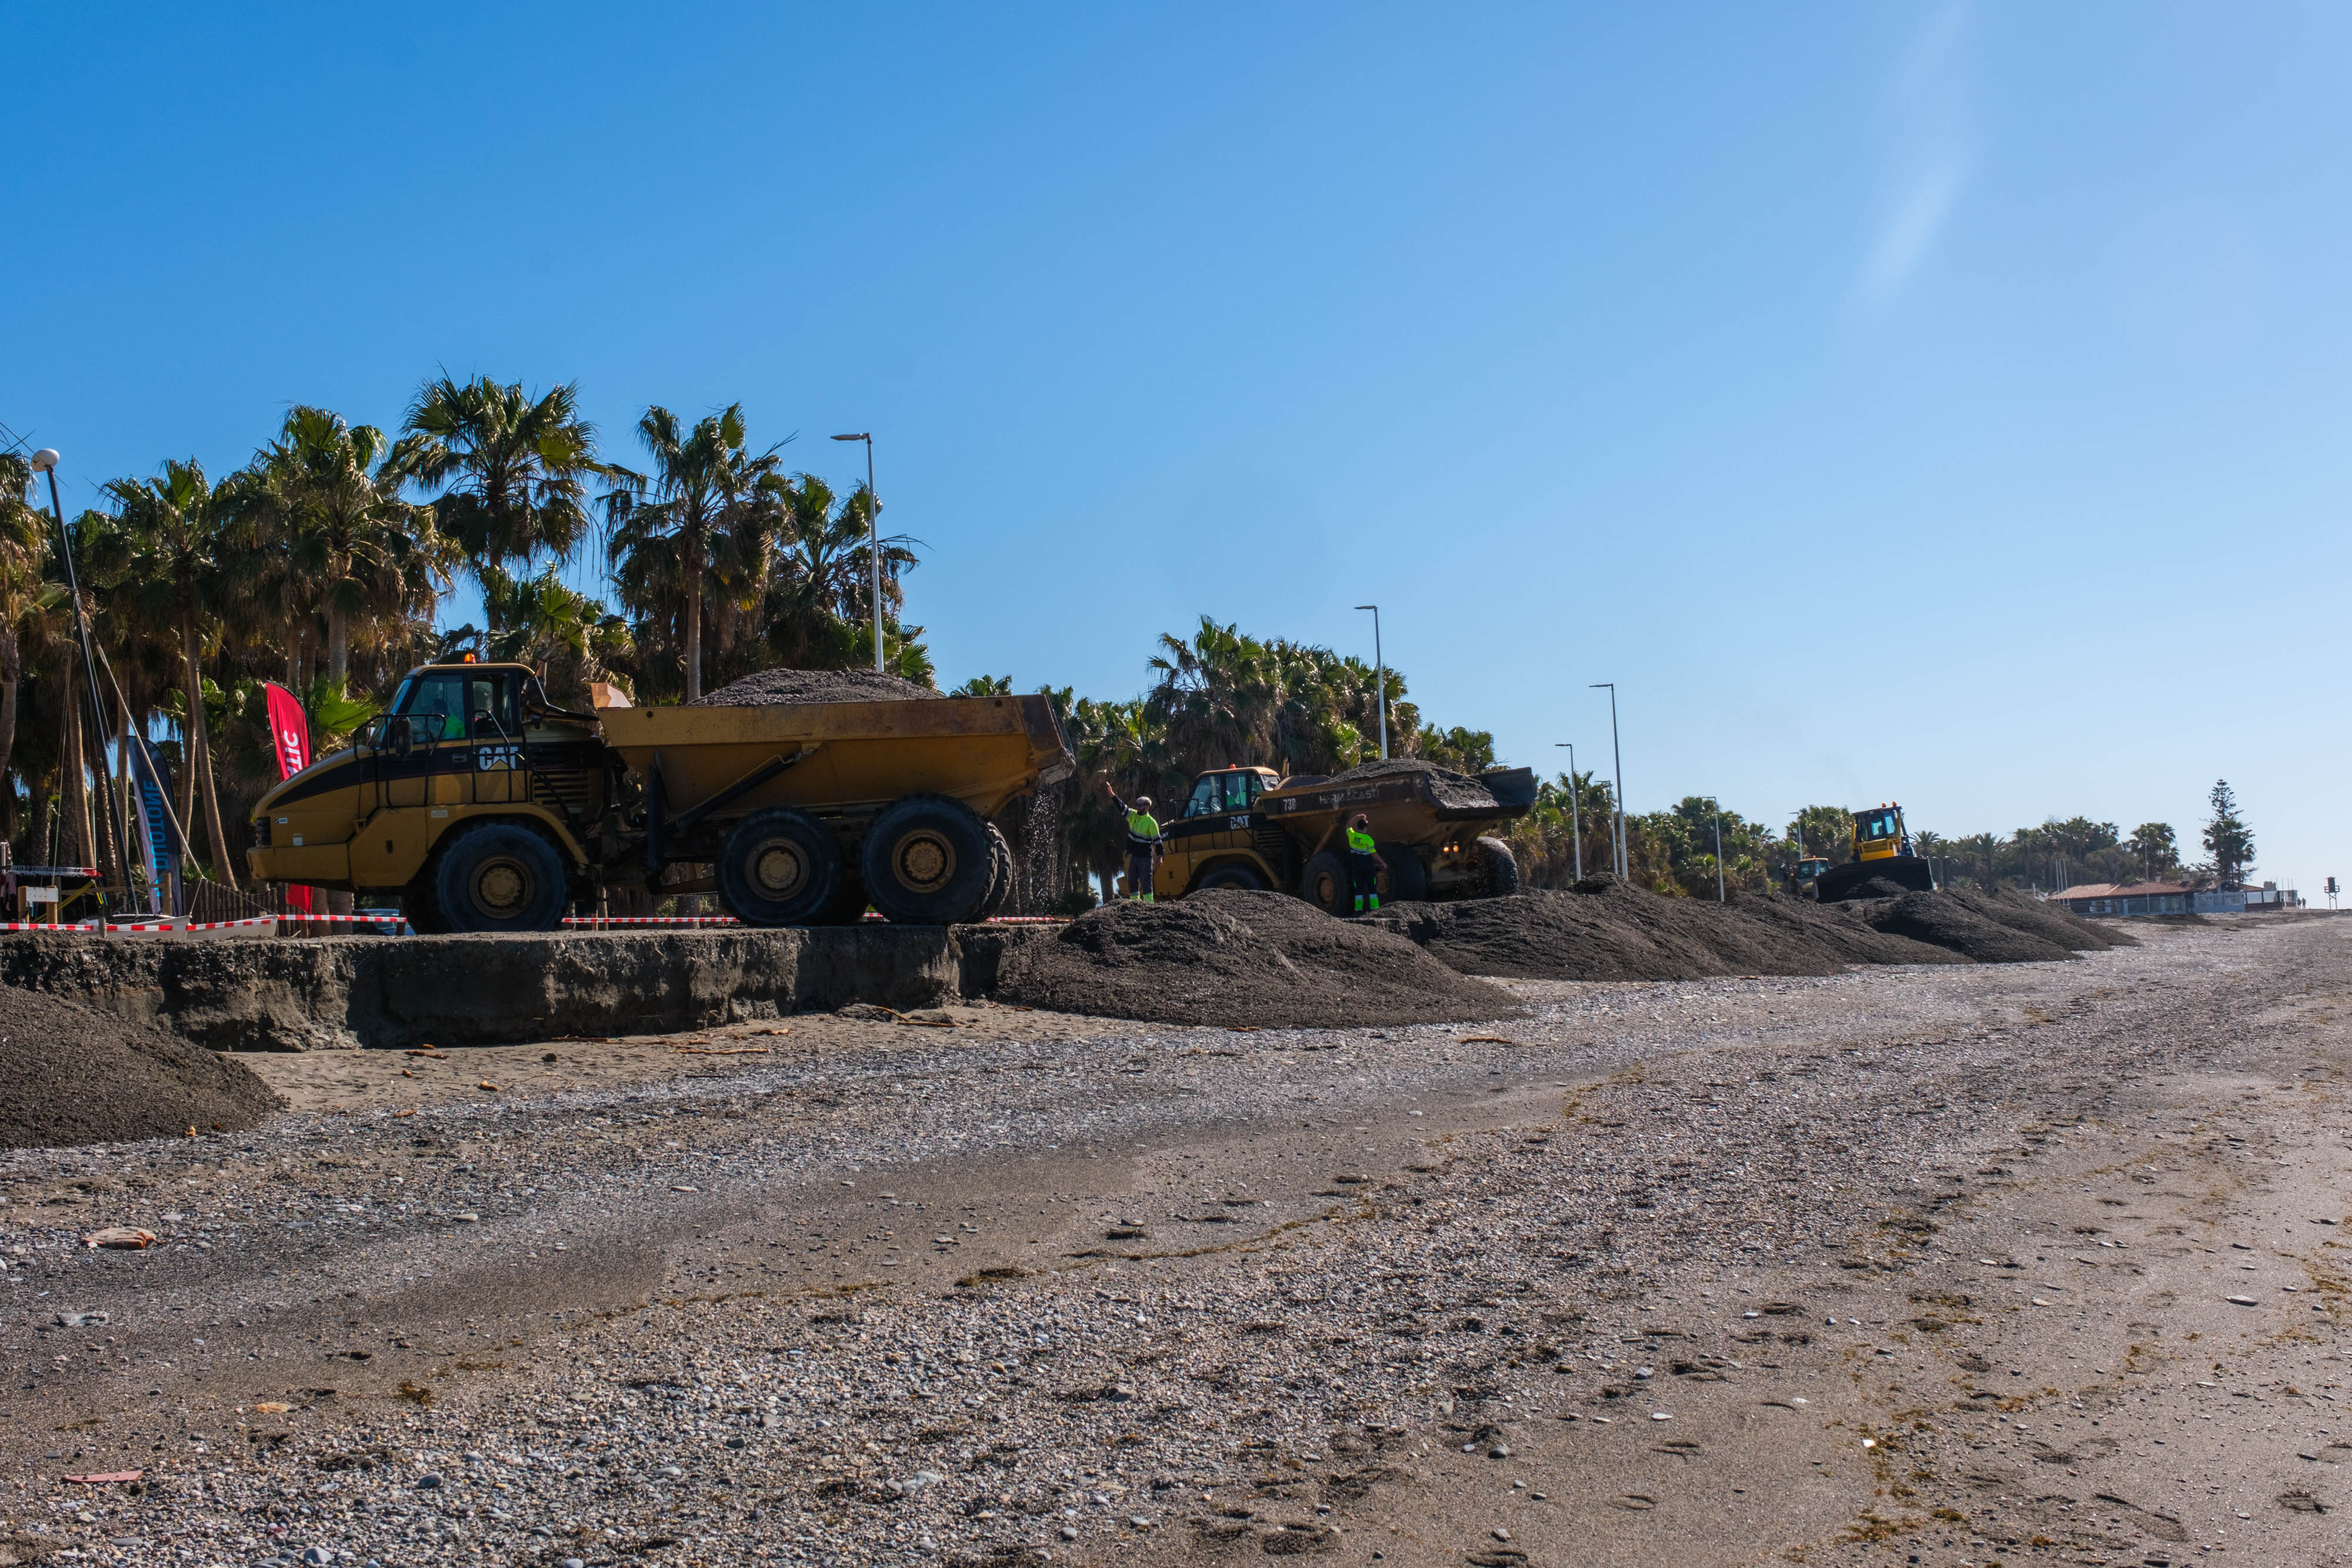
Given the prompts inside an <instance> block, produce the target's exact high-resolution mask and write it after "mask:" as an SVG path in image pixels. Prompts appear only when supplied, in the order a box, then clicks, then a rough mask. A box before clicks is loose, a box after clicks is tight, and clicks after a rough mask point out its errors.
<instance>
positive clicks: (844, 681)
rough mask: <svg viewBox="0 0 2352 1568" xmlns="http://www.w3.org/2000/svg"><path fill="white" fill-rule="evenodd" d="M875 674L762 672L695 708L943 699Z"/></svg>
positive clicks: (712, 694) (699, 701)
mask: <svg viewBox="0 0 2352 1568" xmlns="http://www.w3.org/2000/svg"><path fill="white" fill-rule="evenodd" d="M941 695H945V694H943V693H940V692H935V691H933V690H932V689H931V688H930V687H929V686H925V685H917V684H916V683H914V682H913V681H910V680H907V679H905V678H903V677H901V676H898V675H884V674H876V673H875V672H874V671H872V670H761V671H760V672H758V673H757V674H749V675H746V676H744V677H743V678H742V679H741V680H740V681H730V682H729V683H728V684H727V685H723V686H721V687H719V689H718V690H717V691H715V692H705V693H703V694H702V695H700V696H698V697H697V698H695V699H694V703H693V705H692V706H696V707H792V706H797V705H799V704H802V703H895V702H911V701H913V700H915V699H916V698H919V697H937V696H941Z"/></svg>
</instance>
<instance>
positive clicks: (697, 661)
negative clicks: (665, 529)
mask: <svg viewBox="0 0 2352 1568" xmlns="http://www.w3.org/2000/svg"><path fill="white" fill-rule="evenodd" d="M679 542H680V543H681V544H683V545H685V546H686V700H687V701H688V702H693V701H694V700H696V699H697V698H698V697H699V696H701V695H702V525H701V524H700V523H688V525H687V526H686V528H684V529H683V530H681V532H680V534H679Z"/></svg>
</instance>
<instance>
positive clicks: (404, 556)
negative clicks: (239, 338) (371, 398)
mask: <svg viewBox="0 0 2352 1568" xmlns="http://www.w3.org/2000/svg"><path fill="white" fill-rule="evenodd" d="M407 461H408V455H407V454H403V453H401V452H398V451H396V450H394V448H393V446H392V444H391V443H389V442H388V441H386V440H385V439H384V434H383V431H381V430H378V429H377V428H376V427H375V426H374V425H372V424H362V425H351V424H347V423H344V421H343V418H342V416H341V414H337V413H330V412H329V411H327V410H325V409H322V408H310V407H297V408H296V409H295V410H294V411H293V412H292V413H289V414H288V415H287V416H286V423H285V427H284V429H283V430H282V431H281V432H280V433H279V436H278V441H277V442H276V444H273V445H271V446H269V447H268V448H267V449H265V450H264V451H263V452H262V454H261V455H260V456H259V457H258V458H257V459H256V463H255V466H256V467H257V469H259V470H261V471H263V472H264V473H266V474H268V476H270V488H271V489H272V490H273V491H274V492H275V493H276V494H278V496H279V497H282V500H283V502H284V512H285V520H286V522H287V524H288V525H289V527H288V528H287V531H286V536H285V538H284V541H283V542H284V544H285V545H286V546H287V547H288V554H289V556H290V558H291V559H292V563H293V565H294V568H295V570H296V571H297V572H298V573H299V576H300V577H301V579H302V580H304V581H305V582H306V583H307V584H308V585H309V586H310V591H311V592H312V593H313V594H314V595H315V596H316V602H317V604H318V607H319V608H320V610H321V611H322V612H324V618H325V620H326V623H327V671H326V674H327V679H328V680H329V682H331V685H333V687H334V689H335V690H336V691H337V692H341V691H342V690H343V689H344V687H345V685H346V683H347V682H348V680H349V678H350V674H351V654H352V622H353V620H354V619H355V618H356V619H358V620H360V621H362V622H370V621H373V620H374V619H376V618H377V617H378V616H379V615H380V614H394V615H397V614H399V613H401V612H404V611H406V610H408V609H410V608H411V607H412V606H414V605H415V604H416V603H417V602H418V601H422V605H423V607H424V610H425V612H426V613H427V614H429V613H430V612H431V606H432V603H433V601H434V600H435V598H436V591H435V581H434V580H435V579H436V578H439V579H441V580H444V581H446V578H447V573H448V564H447V561H446V559H445V556H446V551H445V549H444V548H443V546H442V542H441V540H440V538H439V537H438V535H437V534H436V531H435V528H434V514H433V510H432V508H430V507H417V506H414V505H411V504H410V503H409V502H407V501H404V500H403V499H402V498H401V496H400V492H401V489H402V487H403V486H404V484H405V483H406V482H407V475H406V473H405V472H404V469H405V466H406V464H407Z"/></svg>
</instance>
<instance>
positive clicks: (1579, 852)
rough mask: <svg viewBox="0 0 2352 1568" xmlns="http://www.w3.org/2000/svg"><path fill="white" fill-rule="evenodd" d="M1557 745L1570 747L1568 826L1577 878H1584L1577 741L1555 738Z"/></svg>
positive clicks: (1582, 827)
mask: <svg viewBox="0 0 2352 1568" xmlns="http://www.w3.org/2000/svg"><path fill="white" fill-rule="evenodd" d="M1552 745H1553V746H1554V747H1562V746H1565V747H1568V827H1569V831H1570V832H1571V833H1572V834H1574V835H1575V841H1576V880H1577V881H1579V882H1582V881H1583V880H1584V822H1583V821H1582V819H1581V817H1580V813H1579V810H1578V807H1577V803H1576V742H1574V741H1572V740H1555V741H1553V742H1552Z"/></svg>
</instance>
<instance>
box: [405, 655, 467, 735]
mask: <svg viewBox="0 0 2352 1568" xmlns="http://www.w3.org/2000/svg"><path fill="white" fill-rule="evenodd" d="M399 705H400V706H399V707H398V709H397V710H396V711H398V712H400V713H402V714H404V715H406V716H407V718H408V721H409V732H410V733H411V734H412V735H414V736H415V738H416V742H417V744H418V745H420V746H421V745H424V744H425V743H427V742H430V741H436V740H463V739H465V738H466V677H465V676H464V675H462V674H458V673H457V671H455V670H427V671H426V672H425V673H424V674H420V675H415V676H412V677H411V678H410V680H409V683H408V685H407V686H406V687H405V688H404V690H403V691H402V692H401V694H400V698H399Z"/></svg>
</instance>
